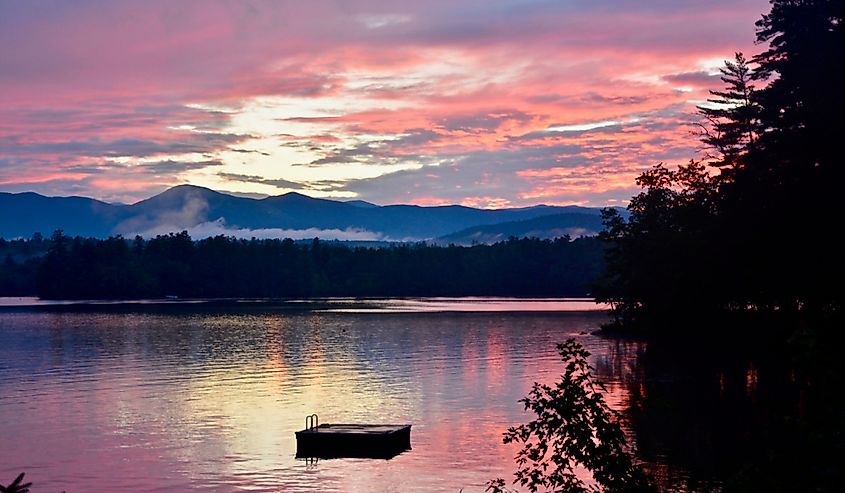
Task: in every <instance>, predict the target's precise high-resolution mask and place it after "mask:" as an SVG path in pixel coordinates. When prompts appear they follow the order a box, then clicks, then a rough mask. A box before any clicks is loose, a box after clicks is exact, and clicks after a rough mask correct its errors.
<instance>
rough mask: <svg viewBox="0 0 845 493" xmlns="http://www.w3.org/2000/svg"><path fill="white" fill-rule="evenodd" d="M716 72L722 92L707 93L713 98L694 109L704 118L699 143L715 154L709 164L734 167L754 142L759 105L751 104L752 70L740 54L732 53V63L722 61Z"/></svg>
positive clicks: (757, 131)
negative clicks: (722, 86) (722, 63)
mask: <svg viewBox="0 0 845 493" xmlns="http://www.w3.org/2000/svg"><path fill="white" fill-rule="evenodd" d="M720 72H721V73H722V76H721V79H722V82H724V83H725V86H726V87H725V89H724V90H721V91H716V90H711V91H710V94H711V95H712V96H714V97H713V98H710V99H708V100H707V103H708V104H707V105H702V106H699V107H698V111H699V113H700V114H701V115H702V116H703V117H704V118H705V123H702V124H701V125H700V127H701V129H702V133H701V135H700V137H701V141H702V143H704V144H705V145H706V146H707V147H708V148H710V149H713V150H715V151H716V152H717V153H718V155H717V156H714V157H715V158H716V160H715V161H714V162H713V163H711V164H713V165H715V166H720V167H722V166H727V167H737V166H739V162H740V157H741V156H742V154H743V153H745V152H747V151H748V150H750V149H751V148H753V145H754V142H755V141H756V140H757V135H758V133H759V113H760V106H759V105H758V104H757V102H756V101H755V98H756V91H755V90H754V86H753V85H752V80H753V77H754V74H753V71H752V69H751V67H750V66H749V65H748V60H746V59H745V56H744V55H743V54H742V53H740V52H738V53H736V55H735V56H734V61H730V60H728V61H726V62H725V66H724V67H722V68H721V69H720Z"/></svg>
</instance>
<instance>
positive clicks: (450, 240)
mask: <svg viewBox="0 0 845 493" xmlns="http://www.w3.org/2000/svg"><path fill="white" fill-rule="evenodd" d="M601 229H602V222H601V217H600V216H598V215H596V214H584V213H577V212H574V213H564V214H552V215H549V216H541V217H535V218H533V219H526V220H524V221H508V222H503V223H498V224H490V225H486V226H474V227H471V228H467V229H462V230H461V231H457V232H455V233H451V234H448V235H445V236H441V237H439V238H436V239H435V240H434V243H438V244H455V245H471V244H474V243H485V244H491V243H496V242H499V241H504V240H507V239H508V238H510V237H511V236H513V237H516V238H523V237H529V238H540V239H551V238H559V237H561V236H565V235H569V236H570V237H572V238H575V237H578V236H591V235H595V234H597V233H598V232H599V231H601Z"/></svg>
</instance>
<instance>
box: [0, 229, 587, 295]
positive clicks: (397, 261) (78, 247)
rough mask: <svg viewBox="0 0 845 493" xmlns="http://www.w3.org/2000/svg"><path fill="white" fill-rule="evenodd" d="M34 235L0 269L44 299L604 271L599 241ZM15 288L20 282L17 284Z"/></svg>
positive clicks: (536, 291) (528, 285)
mask: <svg viewBox="0 0 845 493" xmlns="http://www.w3.org/2000/svg"><path fill="white" fill-rule="evenodd" d="M37 241H38V242H40V243H38V245H36V244H35V242H36V239H32V240H15V242H16V243H15V246H16V248H17V251H20V250H21V249H23V248H28V249H29V251H31V252H35V253H33V256H30V257H24V256H23V255H22V254H19V253H18V254H14V253H12V251H11V250H9V251H8V252H7V253H6V261H7V264H4V265H3V266H2V267H0V286H4V287H5V292H4V294H6V295H24V294H37V295H38V296H40V297H42V298H45V299H138V298H163V297H167V296H178V297H180V298H219V297H273V298H275V297H281V298H285V297H319V296H468V295H478V296H586V295H588V294H589V293H590V289H591V284H592V283H593V282H594V281H595V280H596V279H597V278H598V276H599V274H600V273H601V271H602V270H603V252H602V245H601V243H600V242H599V240H598V239H597V238H578V239H575V240H571V239H570V238H568V237H564V238H559V239H555V240H539V239H536V238H533V239H531V238H522V239H516V238H511V239H509V240H507V241H504V242H500V243H497V244H494V245H475V246H470V247H461V246H432V245H427V244H424V243H420V244H398V245H394V246H389V247H381V248H372V247H350V246H347V245H344V244H343V243H340V242H326V241H320V240H318V239H315V240H313V241H311V242H294V241H293V240H290V239H286V240H280V239H251V240H244V239H236V238H233V237H226V236H216V237H212V238H206V239H201V240H197V241H195V240H193V239H192V238H191V237H190V236H189V235H188V233H187V232H181V233H173V234H169V235H161V236H157V237H155V238H151V239H144V238H141V237H136V238H134V239H126V238H123V237H120V236H116V237H112V238H108V239H95V238H82V237H68V236H65V235H64V234H63V233H62V232H61V231H57V232H56V233H54V234H53V235H52V237H51V238H49V239H40V238H39V239H38V240H37ZM11 244H12V242H6V243H5V244H4V245H6V246H9V245H11ZM7 250H8V248H7ZM39 252H40V253H39ZM2 253H3V251H2V250H0V254H2ZM16 259H17V260H16ZM18 285H22V286H24V288H20V289H17V290H16V287H15V286H18Z"/></svg>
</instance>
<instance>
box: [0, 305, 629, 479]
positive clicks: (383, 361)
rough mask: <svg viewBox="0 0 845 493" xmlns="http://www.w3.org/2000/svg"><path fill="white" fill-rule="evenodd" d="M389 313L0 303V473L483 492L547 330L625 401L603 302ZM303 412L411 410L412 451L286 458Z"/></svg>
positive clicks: (351, 417) (550, 371)
mask: <svg viewBox="0 0 845 493" xmlns="http://www.w3.org/2000/svg"><path fill="white" fill-rule="evenodd" d="M438 303H440V302H438ZM509 303H512V301H509ZM344 308H348V306H344ZM397 312H398V313H384V312H381V311H380V312H379V313H345V312H344V313H335V312H331V311H325V310H323V311H319V312H314V311H291V310H286V311H280V310H275V309H273V308H254V307H253V308H252V309H245V310H237V311H234V310H230V309H221V310H212V309H209V310H196V309H191V310H180V311H175V312H171V311H169V310H161V309H160V310H157V311H152V312H151V311H144V310H140V309H131V310H124V311H121V310H115V311H110V312H96V311H94V312H91V311H79V312H74V311H71V312H65V311H46V312H37V311H17V312H5V313H0V340H2V344H0V361H2V363H0V433H2V436H3V437H4V440H5V442H6V443H7V444H8V445H10V446H8V447H4V450H3V451H0V456H2V457H0V459H2V460H0V474H2V477H6V476H8V477H9V478H12V477H14V475H16V474H17V473H18V472H21V471H26V472H27V478H28V479H29V480H32V481H34V482H36V486H37V487H38V490H39V491H52V490H57V491H61V490H67V491H81V490H84V489H86V488H88V487H90V485H91V483H92V481H95V482H96V484H97V488H96V489H98V490H101V491H120V490H122V491H139V492H140V491H162V490H168V489H170V490H178V489H202V490H206V491H242V490H243V491H278V490H279V489H284V490H285V491H458V490H460V489H461V488H463V489H464V491H483V490H484V482H485V481H487V480H489V479H492V478H494V477H505V478H510V477H511V474H512V472H513V470H514V463H513V454H514V448H513V447H511V446H506V445H504V444H502V440H501V439H502V433H503V432H504V431H505V429H507V427H509V426H512V425H515V424H518V423H520V422H523V421H525V419H526V418H527V415H525V414H523V411H522V406H521V404H519V403H518V400H519V399H520V398H521V397H522V396H524V395H525V394H526V393H527V391H528V389H529V388H530V385H531V384H532V382H534V381H536V380H539V381H544V382H552V381H554V380H555V379H556V378H557V376H558V375H559V373H560V365H559V364H558V362H559V360H558V355H557V353H556V350H555V344H556V343H557V342H561V341H563V340H564V339H566V338H568V337H577V338H579V339H580V340H581V341H582V342H583V343H584V344H585V345H586V346H587V347H588V348H589V349H590V350H592V351H593V352H594V353H596V356H595V357H594V363H595V364H596V365H597V366H598V368H599V370H600V373H602V374H605V375H606V376H608V377H609V378H610V381H609V382H608V383H609V387H608V388H609V389H610V396H609V400H610V402H611V403H613V404H614V405H616V406H618V405H621V404H622V402H623V401H624V399H625V388H624V386H622V385H619V384H618V383H615V382H613V381H612V379H613V378H615V377H613V376H612V374H615V373H614V372H615V371H616V370H613V371H611V372H610V373H609V374H608V372H607V371H606V370H605V369H604V367H605V366H607V365H608V364H617V365H618V364H620V363H618V361H617V362H616V363H611V361H612V360H614V355H613V354H612V351H614V349H613V347H612V346H613V344H614V343H612V342H610V341H607V340H605V339H601V338H599V337H596V336H591V335H588V333H589V332H590V331H593V330H595V329H596V328H597V327H598V325H599V324H600V323H601V322H603V321H604V319H605V317H606V315H605V314H603V313H600V312H593V313H584V312H569V313H564V312H545V313H503V312H492V311H485V312H476V313H470V312H465V313H438V312H436V311H435V312H431V313H413V312H408V311H407V310H405V309H404V308H403V309H401V310H397ZM616 359H617V360H618V359H619V358H616ZM313 412H316V413H319V415H320V419H321V422H373V423H412V424H413V430H412V434H411V441H412V447H413V450H412V451H410V452H407V453H404V454H401V455H399V456H398V457H395V458H394V459H392V460H390V461H373V460H361V459H341V460H324V461H318V462H317V463H316V464H309V463H306V462H305V461H301V460H297V459H295V458H294V454H295V449H296V443H295V439H294V431H297V430H299V429H302V427H303V425H304V421H303V420H304V417H305V416H306V415H307V414H310V413H313ZM10 451H14V452H10Z"/></svg>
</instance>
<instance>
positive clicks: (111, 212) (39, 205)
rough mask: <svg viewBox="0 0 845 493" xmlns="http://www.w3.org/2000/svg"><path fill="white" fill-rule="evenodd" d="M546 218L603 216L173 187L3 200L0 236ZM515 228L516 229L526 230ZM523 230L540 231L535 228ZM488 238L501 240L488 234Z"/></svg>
mask: <svg viewBox="0 0 845 493" xmlns="http://www.w3.org/2000/svg"><path fill="white" fill-rule="evenodd" d="M545 216H571V217H569V219H564V218H559V219H558V220H557V223H555V224H566V226H564V227H563V228H564V229H565V228H575V229H578V228H582V229H585V230H588V231H591V232H592V231H596V230H597V229H598V227H597V226H596V225H597V224H599V209H596V208H587V207H576V206H566V207H557V206H546V205H539V206H534V207H525V208H514V209H475V208H471V207H463V206H458V205H451V206H440V207H421V206H416V205H388V206H379V205H376V204H371V203H369V202H365V201H362V200H352V201H348V202H343V201H337V200H328V199H317V198H313V197H308V196H305V195H302V194H298V193H287V194H284V195H279V196H274V197H267V198H263V199H254V198H249V197H239V196H234V195H229V194H225V193H220V192H215V191H214V190H209V189H207V188H203V187H197V186H192V185H180V186H177V187H173V188H171V189H169V190H166V191H165V192H163V193H160V194H158V195H156V196H153V197H150V198H149V199H146V200H142V201H140V202H137V203H135V204H131V205H123V204H107V203H105V202H100V201H97V200H93V199H88V198H84V197H45V196H42V195H39V194H36V193H31V192H28V193H15V194H12V193H2V192H0V236H2V237H6V238H12V237H29V236H31V235H32V234H33V233H34V232H41V233H42V234H43V235H45V236H49V235H50V234H51V233H52V232H53V231H54V230H56V229H62V230H64V232H65V234H68V235H81V236H94V237H107V236H110V235H114V234H122V235H124V236H132V235H135V234H142V235H144V236H151V235H155V234H165V233H168V232H177V231H182V230H188V231H189V233H191V235H192V236H193V237H204V236H213V235H216V234H226V235H234V236H243V237H249V236H257V237H288V236H290V237H293V238H307V237H311V238H313V237H315V236H319V237H320V238H325V239H333V238H337V239H350V240H358V241H367V240H423V239H430V238H438V237H445V236H447V235H452V233H455V232H460V234H463V235H466V234H472V233H471V232H465V231H464V230H468V228H469V229H472V228H476V229H475V231H479V230H478V228H480V227H483V226H490V225H497V224H500V223H515V222H524V221H529V220H532V219H537V218H541V217H545ZM567 221H569V222H567ZM549 224H551V223H549ZM514 227H516V228H517V229H518V228H521V227H522V226H514ZM525 227H526V228H533V227H534V226H531V225H530V224H529V225H528V226H525ZM538 227H539V226H538ZM506 228H511V226H506ZM546 229H549V230H551V229H554V228H553V227H549V228H546ZM503 231H504V230H503ZM508 231H511V230H510V229H509V230H508ZM514 231H516V230H514ZM482 234H490V235H493V234H496V233H495V232H494V231H493V230H490V232H489V233H482ZM502 234H506V235H507V234H509V233H508V232H503V233H502ZM515 236H519V235H518V234H515ZM456 238H457V237H456ZM479 241H480V240H479Z"/></svg>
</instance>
